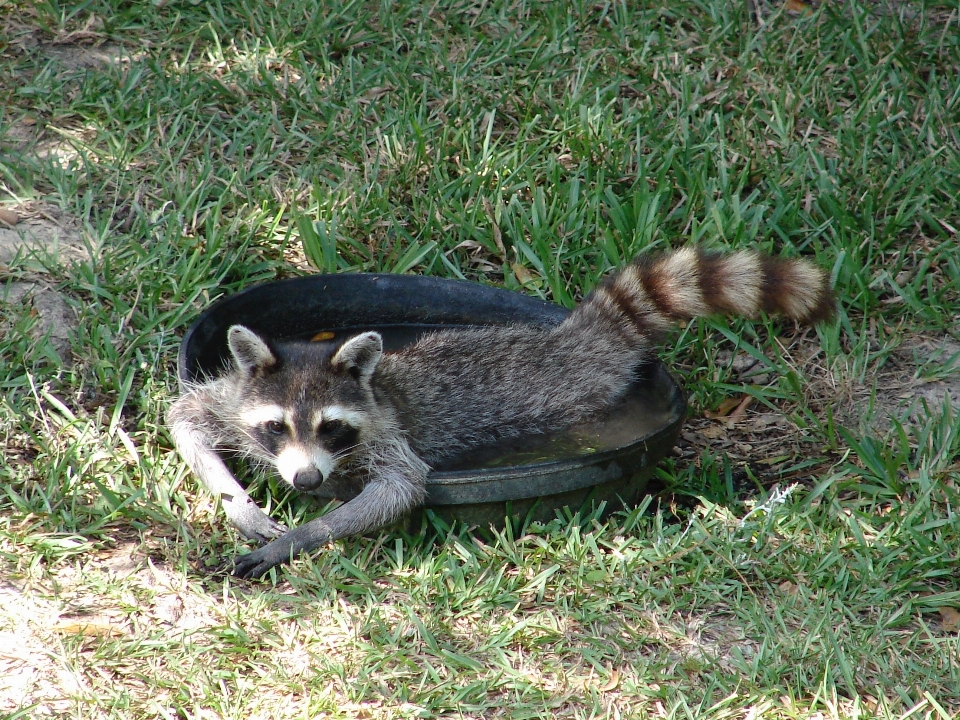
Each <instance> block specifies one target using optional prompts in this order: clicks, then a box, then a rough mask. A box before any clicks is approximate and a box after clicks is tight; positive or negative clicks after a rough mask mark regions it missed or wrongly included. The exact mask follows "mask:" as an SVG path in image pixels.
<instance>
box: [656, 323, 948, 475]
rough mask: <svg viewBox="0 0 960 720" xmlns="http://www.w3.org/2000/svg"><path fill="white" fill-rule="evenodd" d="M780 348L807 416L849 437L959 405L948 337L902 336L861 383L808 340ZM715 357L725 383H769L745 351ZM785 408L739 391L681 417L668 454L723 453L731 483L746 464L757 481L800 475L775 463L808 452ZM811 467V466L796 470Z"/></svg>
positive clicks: (806, 436) (878, 431)
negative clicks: (801, 390) (727, 372)
mask: <svg viewBox="0 0 960 720" xmlns="http://www.w3.org/2000/svg"><path fill="white" fill-rule="evenodd" d="M781 352H782V355H783V357H785V358H786V359H787V361H788V362H789V364H790V365H792V366H793V367H794V368H795V369H796V370H797V372H798V374H800V375H801V376H802V377H806V378H808V384H807V387H806V397H805V399H804V402H805V405H806V407H807V408H808V409H809V410H810V411H811V412H812V413H813V415H814V416H816V417H817V418H818V419H819V421H820V422H822V423H824V424H826V423H827V420H828V410H829V411H830V413H832V416H833V421H834V422H835V423H836V424H837V425H842V426H844V427H846V428H849V429H850V430H851V431H852V432H854V433H855V434H874V435H880V436H882V435H883V434H885V433H886V432H887V431H888V430H889V429H890V427H891V423H892V422H893V421H894V420H896V421H898V422H900V423H903V424H904V425H910V424H913V423H916V422H918V421H919V420H920V419H921V418H922V417H923V416H924V415H925V414H926V413H937V412H939V411H940V410H941V408H942V407H943V405H944V403H945V402H947V400H948V399H949V402H950V404H951V405H952V406H953V407H960V343H958V342H957V341H955V340H953V339H952V338H949V337H944V336H939V337H934V336H923V335H912V336H908V337H906V338H905V339H903V341H902V342H901V343H900V345H899V346H898V347H897V348H896V349H895V350H893V351H892V352H891V353H890V355H889V356H888V357H887V358H886V360H885V362H884V363H883V364H882V365H881V366H880V368H879V369H878V370H876V371H869V372H867V373H866V374H865V375H866V381H861V380H859V379H857V378H855V377H854V378H852V377H850V375H851V374H852V373H850V372H849V371H848V370H846V369H845V368H841V367H839V366H835V367H833V368H828V367H827V366H826V365H825V364H824V358H823V355H822V352H821V351H820V348H819V346H818V345H816V343H815V342H814V341H813V340H810V339H806V338H800V339H794V340H793V341H790V342H789V343H788V342H782V343H781ZM719 360H720V362H721V363H723V364H726V365H727V366H728V367H729V368H730V369H731V370H732V371H733V372H732V376H731V377H730V379H729V382H731V383H737V382H739V383H742V384H743V385H744V386H748V385H761V386H762V385H766V384H767V383H769V382H771V380H772V378H771V377H770V375H769V373H766V372H765V371H764V370H763V368H762V366H761V365H760V363H758V362H757V361H756V360H755V359H754V358H752V357H750V356H748V355H745V354H738V355H736V356H730V355H727V356H726V357H721V358H719ZM789 412H790V408H784V409H783V411H782V412H780V411H775V410H771V409H770V408H767V407H764V406H763V405H761V404H759V403H757V402H756V401H755V400H754V398H753V397H752V396H751V395H749V394H746V393H744V394H738V395H733V396H731V397H730V398H728V399H727V400H725V401H724V402H723V403H721V405H720V406H719V407H717V408H709V409H703V410H701V413H700V414H699V416H695V415H694V416H691V417H690V418H688V420H687V422H686V424H685V425H684V429H683V432H682V433H681V438H680V441H679V443H678V445H677V448H676V449H675V453H676V454H677V455H679V456H680V457H683V458H687V459H689V460H692V461H696V459H697V458H699V457H700V455H701V453H702V452H703V451H704V450H709V451H710V452H711V453H712V454H714V455H726V456H727V457H728V458H729V459H730V461H731V462H732V463H733V465H734V466H735V467H736V468H738V469H737V470H735V478H734V479H735V482H736V481H738V480H744V479H745V471H744V468H746V467H749V469H750V474H751V475H752V476H753V477H755V478H759V479H760V480H761V482H764V484H773V483H777V482H784V481H790V480H793V479H800V478H799V477H796V478H795V477H794V476H793V475H785V474H783V468H784V467H785V466H788V465H791V464H794V463H795V462H796V461H797V460H799V459H801V458H803V457H806V456H809V454H810V450H809V446H808V445H807V443H808V442H809V437H810V433H809V432H808V431H806V430H804V429H803V428H800V427H798V426H797V425H795V424H794V423H793V422H792V421H791V420H790V419H789V418H788V415H787V413H789ZM811 472H815V469H813V468H807V469H806V470H805V471H804V472H803V473H802V474H803V475H809V474H810V473H811Z"/></svg>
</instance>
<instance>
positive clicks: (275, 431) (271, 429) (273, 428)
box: [265, 420, 286, 435]
mask: <svg viewBox="0 0 960 720" xmlns="http://www.w3.org/2000/svg"><path fill="white" fill-rule="evenodd" d="M265 427H266V428H267V432H268V433H270V434H271V435H283V431H284V430H285V429H286V426H285V425H284V424H283V423H282V422H280V421H279V420H271V421H270V422H268V423H267V424H266V426H265Z"/></svg>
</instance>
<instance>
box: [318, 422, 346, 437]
mask: <svg viewBox="0 0 960 720" xmlns="http://www.w3.org/2000/svg"><path fill="white" fill-rule="evenodd" d="M342 427H343V421H342V420H324V421H323V422H322V423H320V427H319V428H317V431H318V432H319V433H320V434H321V435H329V434H330V433H335V432H336V431H337V430H339V429H340V428H342Z"/></svg>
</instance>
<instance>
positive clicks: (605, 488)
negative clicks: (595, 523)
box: [178, 274, 686, 525]
mask: <svg viewBox="0 0 960 720" xmlns="http://www.w3.org/2000/svg"><path fill="white" fill-rule="evenodd" d="M568 312H569V311H568V310H566V309H565V308H562V307H560V306H558V305H553V304H551V303H548V302H544V301H542V300H538V299H536V298H531V297H527V296H525V295H520V294H518V293H513V292H508V291H506V290H499V289H497V288H490V287H486V286H483V285H477V284H474V283H468V282H463V281H459V280H447V279H442V278H431V277H416V276H410V275H372V274H370V275H367V274H359V275H311V276H307V277H302V278H293V279H289V280H280V281H277V282H271V283H265V284H262V285H257V286H254V287H251V288H248V289H246V290H244V291H242V292H239V293H237V294H235V295H232V296H230V297H227V298H225V299H223V300H220V301H219V302H217V303H215V304H214V305H213V306H211V307H210V308H209V309H207V310H206V311H205V312H204V313H203V314H202V315H201V316H200V317H199V318H198V319H197V321H196V322H195V323H194V324H193V325H192V326H191V327H190V329H189V330H188V331H187V333H186V335H185V336H184V338H183V342H182V343H181V345H180V353H179V357H178V372H179V376H180V379H181V381H192V380H197V379H198V378H201V377H205V376H214V375H216V374H218V373H219V372H221V371H222V370H223V368H224V367H225V366H226V364H227V361H228V358H229V350H228V348H227V329H228V328H229V327H230V326H231V325H234V324H242V325H246V326H247V327H249V328H251V329H252V330H255V331H257V332H260V333H262V334H264V335H266V336H267V337H271V338H275V339H278V340H285V339H295V338H302V339H310V338H313V337H315V336H316V335H317V334H318V333H325V336H324V337H325V339H330V334H332V335H333V337H332V339H334V340H336V339H339V338H340V337H342V338H344V339H346V338H347V337H350V336H351V335H353V334H356V333H358V332H362V331H364V330H377V331H379V332H380V333H381V334H382V335H383V338H384V346H385V348H386V349H387V350H388V351H389V350H394V349H397V348H399V347H402V346H403V345H405V344H407V343H409V342H412V341H414V340H416V338H418V337H419V336H420V335H422V334H423V333H425V332H430V331H431V330H436V329H440V328H449V327H464V326H471V325H474V326H475V325H511V324H528V325H538V326H553V325H557V324H559V323H560V322H562V321H563V319H564V318H565V317H566V316H567V314H568ZM685 412H686V403H685V400H684V396H683V393H682V392H681V390H680V388H679V387H678V386H677V384H676V382H675V381H674V380H673V378H671V377H670V375H669V374H668V373H667V372H666V370H665V369H664V368H663V366H662V365H661V364H660V363H659V362H651V363H649V364H648V365H646V366H645V367H644V368H642V369H641V371H640V374H639V376H638V379H637V382H636V383H634V385H633V386H632V387H631V389H630V392H629V393H628V394H627V396H626V397H625V398H624V400H623V402H621V403H620V404H619V405H618V406H616V407H614V408H612V409H611V410H610V411H609V412H608V413H606V414H605V415H604V416H603V417H600V418H598V419H596V420H595V421H593V422H590V423H585V424H583V425H578V426H575V427H572V428H569V429H567V430H565V431H563V432H561V433H554V434H549V435H538V436H529V437H523V438H514V439H511V440H510V441H505V442H501V443H498V444H497V445H496V446H491V447H485V448H480V449H478V450H475V451H472V452H470V453H469V454H467V455H465V456H463V457H459V458H456V459H454V460H451V461H448V462H446V463H445V464H444V465H442V466H440V467H437V468H435V469H434V471H433V472H432V473H431V474H430V475H429V476H428V478H427V502H426V506H427V507H430V508H432V509H433V510H434V511H435V512H437V513H438V514H440V515H441V516H442V517H446V518H448V519H457V520H460V521H462V522H467V523H471V524H478V525H486V524H494V525H502V524H503V521H504V518H505V517H506V516H507V515H519V516H523V517H530V518H531V519H538V520H549V519H552V518H553V517H554V516H555V514H556V510H558V509H560V508H562V507H564V506H567V507H569V508H571V509H573V510H577V509H579V508H581V507H582V506H584V505H585V504H587V503H600V502H606V503H607V509H608V510H612V509H615V508H618V507H622V506H623V505H624V504H626V505H631V504H634V503H636V502H638V501H639V500H640V499H641V498H642V496H643V494H644V492H645V489H646V484H647V480H648V478H649V476H650V474H651V473H652V472H653V469H654V467H655V466H656V464H657V462H658V461H659V460H660V459H661V458H662V457H663V456H664V455H665V454H666V453H667V452H668V451H669V450H670V448H671V447H673V444H674V443H675V442H676V439H677V435H678V433H679V432H680V426H681V424H682V423H683V418H684V414H685Z"/></svg>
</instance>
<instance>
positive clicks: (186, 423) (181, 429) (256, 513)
mask: <svg viewBox="0 0 960 720" xmlns="http://www.w3.org/2000/svg"><path fill="white" fill-rule="evenodd" d="M167 420H168V422H169V424H170V433H171V435H173V441H174V443H175V444H176V446H177V450H178V451H179V452H180V456H181V457H182V458H183V459H184V460H186V462H187V465H189V466H190V469H191V470H193V472H194V474H196V476H197V477H198V478H200V481H201V482H202V483H203V484H204V486H205V487H206V488H207V490H209V491H210V493H211V494H213V495H214V496H215V497H218V498H220V505H221V506H222V507H223V511H224V513H226V515H227V518H229V520H230V522H232V523H233V524H234V525H235V526H236V527H237V529H238V530H239V531H240V532H241V533H242V534H243V536H244V537H247V538H249V539H251V540H258V541H260V542H266V541H268V540H272V539H273V538H275V537H279V536H280V535H282V534H283V533H284V532H285V531H286V527H284V526H283V525H281V524H280V523H278V522H276V521H274V520H272V519H271V518H270V516H269V515H267V514H266V513H265V512H263V510H261V509H260V508H259V507H258V506H257V504H256V503H255V502H254V501H253V499H252V498H251V497H250V496H249V495H247V492H246V490H244V489H243V486H241V485H240V483H238V482H237V480H236V478H234V477H233V473H231V472H230V469H229V468H228V467H227V466H226V464H225V463H224V462H223V459H222V458H221V457H220V455H219V454H218V453H217V452H216V450H215V449H214V448H215V446H216V444H215V443H214V442H213V441H212V439H211V438H210V436H209V434H208V432H207V430H206V429H205V428H206V427H208V426H209V424H210V420H209V418H207V417H206V415H205V411H204V407H203V402H202V399H201V398H200V397H198V396H197V395H196V394H193V393H191V394H188V395H184V396H183V397H181V398H180V399H179V400H177V401H176V402H175V403H174V404H173V405H172V406H171V407H170V411H169V413H168V415H167Z"/></svg>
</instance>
